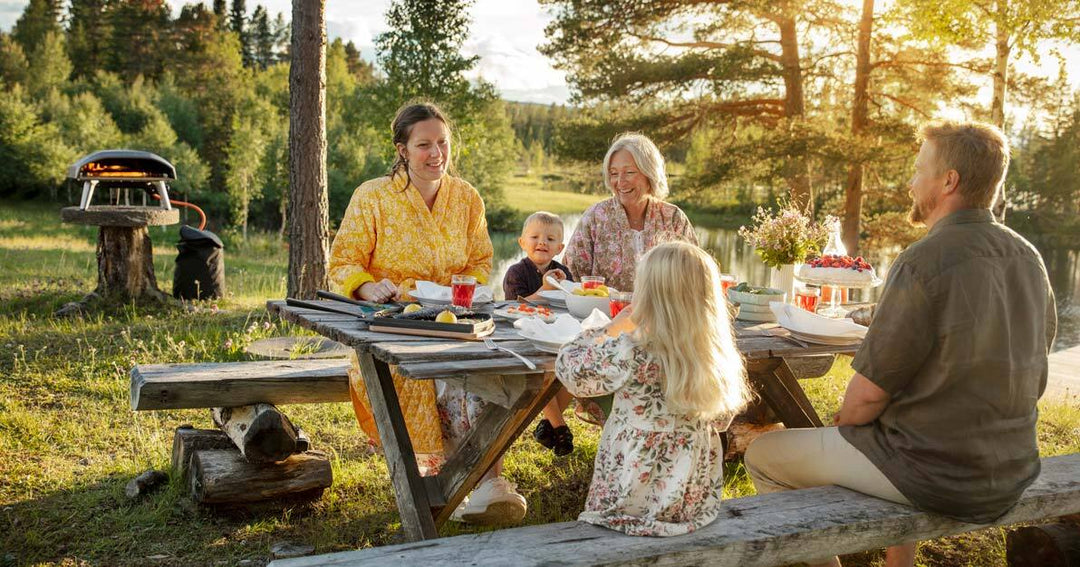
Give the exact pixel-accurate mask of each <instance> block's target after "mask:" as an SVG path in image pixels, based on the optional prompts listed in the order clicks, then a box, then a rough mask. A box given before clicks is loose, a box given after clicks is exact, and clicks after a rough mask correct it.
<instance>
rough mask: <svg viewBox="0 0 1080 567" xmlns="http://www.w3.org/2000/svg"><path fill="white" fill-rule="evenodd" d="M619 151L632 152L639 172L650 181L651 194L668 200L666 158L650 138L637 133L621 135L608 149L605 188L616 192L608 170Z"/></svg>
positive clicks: (605, 162)
mask: <svg viewBox="0 0 1080 567" xmlns="http://www.w3.org/2000/svg"><path fill="white" fill-rule="evenodd" d="M619 150H626V151H628V152H630V156H631V157H633V158H634V163H636V164H637V166H638V170H639V171H641V173H642V174H644V175H645V177H646V178H647V179H648V180H649V194H650V195H652V196H653V197H656V198H657V199H661V200H662V199H665V198H667V196H668V183H667V173H666V172H665V171H664V156H663V154H661V153H660V148H657V147H656V144H654V143H653V141H652V140H650V139H649V137H648V136H646V135H644V134H639V133H637V132H627V133H625V134H619V136H618V137H616V138H615V141H614V142H612V143H611V147H610V148H608V151H607V155H606V156H604V186H605V187H607V188H608V191H612V192H614V191H615V190H614V189H613V188H612V187H611V175H610V173H609V171H608V170H609V168H610V167H611V156H613V155H615V152H617V151H619Z"/></svg>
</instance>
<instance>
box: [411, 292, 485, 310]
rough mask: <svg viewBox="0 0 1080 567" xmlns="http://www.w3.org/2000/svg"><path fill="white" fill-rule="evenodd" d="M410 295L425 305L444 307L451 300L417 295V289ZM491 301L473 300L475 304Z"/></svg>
mask: <svg viewBox="0 0 1080 567" xmlns="http://www.w3.org/2000/svg"><path fill="white" fill-rule="evenodd" d="M409 295H410V296H412V298H413V299H415V300H416V301H418V302H419V303H420V305H423V306H424V307H442V306H444V305H450V300H449V299H431V298H427V297H423V296H420V295H416V291H415V290H413V291H412V292H410V293H409ZM489 303H491V302H490V301H473V305H474V306H475V305H487V304H489Z"/></svg>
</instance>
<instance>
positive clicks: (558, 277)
mask: <svg viewBox="0 0 1080 567" xmlns="http://www.w3.org/2000/svg"><path fill="white" fill-rule="evenodd" d="M548 276H552V277H553V278H555V280H556V281H560V282H561V281H563V280H565V279H566V274H564V273H563V271H562V270H560V269H558V268H555V269H554V270H548V271H546V272H544V277H543V278H541V280H542V281H543V282H544V285H542V286H540V289H558V288H556V287H555V286H553V285H551V284H549V283H548V281H547V278H548Z"/></svg>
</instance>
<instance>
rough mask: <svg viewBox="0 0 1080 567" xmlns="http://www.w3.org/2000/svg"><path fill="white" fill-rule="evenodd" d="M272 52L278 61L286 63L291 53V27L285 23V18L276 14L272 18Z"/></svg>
mask: <svg viewBox="0 0 1080 567" xmlns="http://www.w3.org/2000/svg"><path fill="white" fill-rule="evenodd" d="M274 41H275V42H276V43H275V46H274V52H275V53H277V58H278V61H288V60H289V54H290V53H292V26H291V25H289V22H287V21H285V16H284V14H282V13H281V12H278V15H277V17H276V18H274Z"/></svg>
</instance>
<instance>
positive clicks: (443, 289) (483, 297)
mask: <svg viewBox="0 0 1080 567" xmlns="http://www.w3.org/2000/svg"><path fill="white" fill-rule="evenodd" d="M410 295H413V296H417V297H423V298H424V299H437V300H441V301H450V298H451V289H450V286H446V285H439V284H437V283H435V282H428V281H423V280H421V281H418V282H416V292H414V293H411V294H410ZM493 298H494V294H493V293H492V291H491V288H490V287H488V286H486V285H477V286H476V291H474V292H473V302H474V303H488V302H490V301H491V300H492V299H493Z"/></svg>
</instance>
